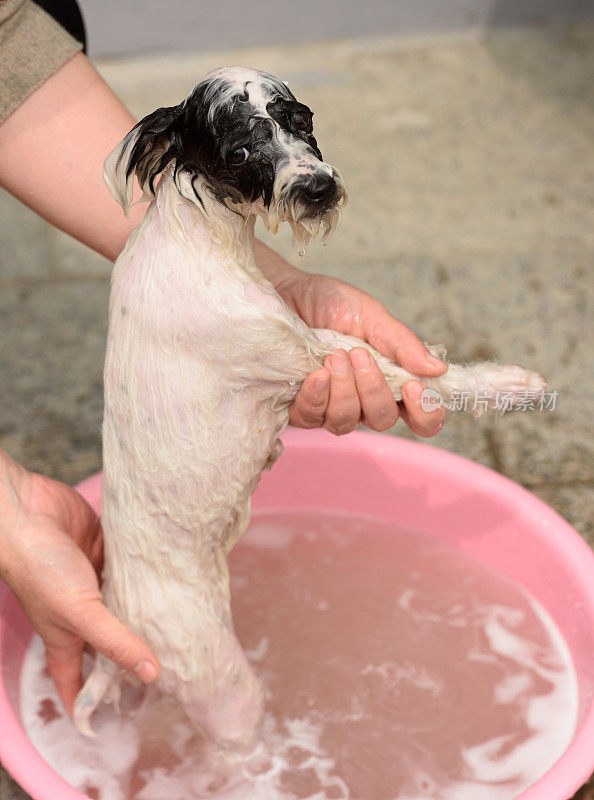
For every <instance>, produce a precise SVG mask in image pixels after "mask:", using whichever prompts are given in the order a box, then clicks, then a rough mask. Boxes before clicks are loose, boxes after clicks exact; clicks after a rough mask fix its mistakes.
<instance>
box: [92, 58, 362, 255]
mask: <svg viewBox="0 0 594 800" xmlns="http://www.w3.org/2000/svg"><path fill="white" fill-rule="evenodd" d="M312 117H313V113H312V112H311V111H310V109H309V108H308V107H307V106H306V105H304V104H303V103H299V102H298V101H297V100H296V99H295V97H294V95H293V94H292V92H291V91H290V90H289V89H288V88H287V86H286V84H284V83H283V82H282V81H279V80H278V79H277V78H275V77H274V76H273V75H269V74H268V73H266V72H259V71H257V70H252V69H247V68H245V67H229V68H221V69H217V70H215V71H213V72H211V73H209V74H208V75H207V76H206V78H205V79H204V80H203V81H201V82H200V83H199V84H198V85H197V86H196V87H195V88H194V89H193V90H192V92H191V93H190V94H189V95H188V97H187V98H186V99H185V100H184V101H183V102H182V103H180V104H179V105H178V106H174V107H171V108H159V109H157V110H156V111H154V112H153V113H152V114H149V115H148V116H147V117H145V118H144V119H143V120H141V122H139V123H138V125H136V126H135V127H134V128H133V129H132V130H131V131H130V133H129V134H128V136H126V138H125V139H124V140H123V142H121V143H120V144H119V145H118V146H117V147H116V148H115V150H114V151H113V152H112V153H111V154H110V155H109V156H108V158H107V159H106V162H105V180H106V183H107V185H108V187H109V189H110V191H111V193H112V194H113V196H114V197H115V198H116V200H118V202H120V203H121V205H122V206H123V208H124V210H125V212H126V214H127V213H128V212H129V209H130V205H131V202H132V187H133V181H134V176H135V175H136V176H137V178H138V182H139V184H140V187H141V188H142V190H143V193H144V194H143V199H145V200H149V199H152V197H154V188H155V180H156V178H157V176H158V175H159V174H160V173H161V172H162V171H163V170H164V169H165V167H166V166H167V165H168V164H170V163H173V164H174V165H175V166H174V176H177V175H178V174H179V173H180V172H184V173H187V174H188V175H189V176H190V177H191V178H193V177H194V176H198V175H201V176H203V178H204V180H205V181H206V183H207V186H208V191H209V192H210V193H211V195H212V196H214V197H215V198H216V200H218V201H219V202H222V203H224V204H225V205H227V206H228V207H230V208H233V209H234V210H237V211H239V212H240V213H242V214H246V213H255V214H259V215H260V216H262V217H263V219H264V221H265V222H266V224H267V225H268V226H269V227H270V228H271V229H272V230H273V231H274V232H276V230H277V228H278V224H279V222H284V221H286V222H288V223H289V224H290V225H291V227H292V229H293V233H294V236H295V239H296V241H297V242H298V244H299V246H301V247H303V246H305V245H306V244H307V242H308V241H309V239H310V238H311V237H312V236H315V235H317V233H318V232H319V231H320V230H321V231H322V232H323V233H324V236H326V235H327V234H328V233H329V232H330V231H331V230H333V228H334V227H335V226H336V223H337V221H338V209H339V207H340V206H341V205H342V204H344V203H345V202H346V191H345V187H344V183H343V180H342V178H341V176H340V174H339V172H338V171H337V170H336V169H334V167H332V166H330V165H329V164H326V163H325V162H324V160H323V158H322V154H321V152H320V150H319V148H318V145H317V142H316V140H315V138H314V136H313V125H312ZM196 200H197V201H199V200H200V198H199V197H198V196H196Z"/></svg>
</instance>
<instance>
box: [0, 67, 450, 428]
mask: <svg viewBox="0 0 594 800" xmlns="http://www.w3.org/2000/svg"><path fill="white" fill-rule="evenodd" d="M135 122H136V121H135V119H134V118H133V117H132V115H131V114H130V112H129V111H128V110H127V109H126V108H125V106H124V105H123V104H122V103H121V102H120V100H118V98H117V97H116V95H115V94H114V93H113V91H112V90H111V89H110V88H109V86H108V85H107V84H106V83H105V81H104V80H103V79H102V78H101V76H100V75H99V73H98V72H97V70H96V69H95V68H94V66H93V65H92V64H91V62H90V61H89V60H88V59H87V58H86V57H85V56H84V55H82V54H78V55H76V56H74V57H73V58H72V59H70V61H68V62H67V63H66V64H64V66H62V67H61V68H60V69H59V70H58V71H57V72H56V73H55V74H54V75H52V76H51V77H50V78H49V79H48V80H47V81H46V82H45V83H44V84H43V85H42V86H41V87H40V88H39V89H37V90H36V91H35V92H33V93H32V94H31V95H30V96H29V97H28V98H27V99H26V100H25V102H24V103H22V105H21V106H19V108H17V110H16V111H15V112H14V113H13V114H11V116H9V117H8V119H6V120H5V122H4V123H2V125H0V185H2V186H4V187H5V188H6V189H8V191H10V192H11V193H12V194H14V195H15V196H16V197H18V198H19V199H20V200H22V201H23V202H24V203H25V204H26V205H28V206H29V207H30V208H32V209H33V210H34V211H36V212H37V213H38V214H40V215H41V216H43V217H44V218H45V219H47V220H48V221H49V222H51V223H52V224H53V225H55V226H56V227H58V228H61V229H62V230H63V231H66V233H69V234H70V235H71V236H74V237H75V238H76V239H79V240H80V241H81V242H83V243H84V244H86V245H88V246H89V247H91V248H93V249H94V250H96V251H97V252H99V253H101V254H102V255H104V256H106V257H107V258H109V259H111V260H115V258H117V256H118V255H119V253H120V251H121V249H122V247H123V245H124V243H125V241H126V239H127V238H128V236H129V234H130V232H131V231H132V229H133V228H134V227H135V226H136V225H137V224H138V222H139V220H140V219H141V217H142V215H143V214H144V211H145V206H144V205H136V206H134V208H133V210H132V216H133V219H132V220H128V219H126V218H125V217H124V215H123V214H122V211H121V208H120V207H119V206H118V205H117V204H116V203H115V202H114V201H113V199H112V198H111V196H110V194H109V193H108V192H107V190H106V188H105V186H104V184H103V160H104V158H105V156H106V155H107V153H109V152H110V151H111V150H112V149H113V147H115V145H116V144H117V143H118V142H119V141H120V140H121V139H122V138H123V137H124V136H125V135H126V134H127V133H128V131H129V130H130V129H131V128H132V127H133V126H134V124H135ZM256 257H257V261H258V266H259V267H260V269H262V271H263V272H264V274H265V275H266V276H267V277H268V278H269V279H270V280H271V281H272V283H273V284H274V285H275V287H276V288H277V290H278V291H279V293H280V294H281V296H282V297H283V298H284V299H285V301H286V302H288V303H289V304H290V305H292V306H293V307H294V308H295V310H296V311H297V312H298V313H299V314H300V315H301V316H302V317H303V319H304V320H305V321H306V322H307V323H308V324H310V325H314V326H317V327H334V328H335V329H336V330H338V331H340V332H342V333H351V334H353V335H362V336H363V338H365V339H366V340H367V341H369V342H370V344H372V345H374V346H375V347H377V348H378V350H380V351H381V352H383V353H384V354H385V355H387V356H390V357H392V358H397V359H398V361H399V362H400V363H401V364H402V366H403V367H405V368H406V369H408V370H409V371H411V372H415V373H416V374H419V375H439V374H441V373H442V372H443V371H444V370H445V369H446V367H445V365H444V364H443V363H442V362H440V361H439V360H438V359H434V358H433V357H431V356H428V353H427V351H426V349H425V347H424V345H423V344H422V342H420V340H419V339H418V337H417V336H416V335H415V334H414V333H413V332H412V331H410V330H409V329H408V328H407V327H406V326H405V325H403V323H401V322H399V321H398V320H396V319H395V318H394V317H392V316H391V315H390V314H389V313H388V312H387V310H386V309H385V308H384V307H383V306H382V305H381V303H379V302H378V301H377V300H374V299H373V298H371V297H369V295H367V294H365V292H362V291H360V290H359V289H355V288H354V287H351V286H348V284H345V283H343V282H341V281H338V280H336V279H331V278H326V277H324V276H319V275H309V274H308V273H306V272H303V271H301V270H298V269H296V268H295V267H293V266H291V265H290V264H289V263H288V262H286V261H285V260H284V259H283V258H281V257H280V256H279V255H278V254H277V253H275V252H274V251H273V250H271V249H270V248H268V247H266V245H264V244H262V243H261V242H258V243H257V249H256ZM357 354H358V353H357V351H354V352H353V353H352V355H351V356H347V355H346V354H345V353H344V352H342V353H338V354H337V355H336V356H330V357H329V358H328V360H327V362H326V364H325V369H322V370H317V371H316V372H315V373H312V375H310V376H309V378H308V379H307V380H306V381H305V383H304V385H303V387H302V389H301V391H300V392H299V394H298V395H297V398H296V400H295V403H294V404H293V406H292V408H291V424H293V425H301V426H304V427H313V426H320V425H325V426H326V427H327V428H328V429H329V430H331V431H333V432H334V433H346V432H348V431H351V430H353V429H354V428H355V427H357V425H358V423H359V421H360V419H361V418H362V419H363V420H364V421H365V422H366V424H367V425H368V426H369V427H371V428H375V429H376V430H384V429H385V428H387V427H390V426H391V425H393V424H394V423H395V422H396V420H397V418H398V416H399V413H401V415H402V416H403V417H404V418H405V420H406V421H407V423H408V424H409V425H410V427H411V428H412V429H413V430H414V431H415V432H417V433H418V434H420V435H422V436H430V435H433V434H434V433H436V432H437V430H439V428H440V427H441V426H442V424H443V420H444V417H445V412H444V411H443V410H437V411H433V412H431V413H429V414H427V413H425V412H424V411H423V410H422V409H421V405H420V402H419V400H418V394H419V393H420V391H421V389H422V386H421V384H420V383H419V382H418V381H412V382H410V383H409V384H408V385H407V386H406V387H405V389H404V393H403V396H404V403H403V404H402V405H401V406H400V407H399V406H398V405H397V404H396V403H395V402H394V399H393V398H392V395H391V393H390V391H389V389H388V387H387V385H386V383H385V380H384V379H383V377H382V376H381V374H380V372H379V369H378V368H377V366H376V365H375V362H373V363H370V364H369V365H367V366H365V365H364V366H363V367H362V368H358V367H357V365H356V363H355V362H356V358H357ZM359 355H361V353H359ZM363 357H364V354H363Z"/></svg>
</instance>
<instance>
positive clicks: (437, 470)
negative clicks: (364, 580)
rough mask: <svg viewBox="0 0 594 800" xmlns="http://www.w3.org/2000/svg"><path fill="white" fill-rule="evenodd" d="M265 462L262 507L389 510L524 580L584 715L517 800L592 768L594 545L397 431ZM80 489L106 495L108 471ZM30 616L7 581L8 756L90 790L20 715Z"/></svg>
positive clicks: (21, 773)
mask: <svg viewBox="0 0 594 800" xmlns="http://www.w3.org/2000/svg"><path fill="white" fill-rule="evenodd" d="M283 439H284V442H285V447H286V450H285V454H284V455H283V457H282V458H281V460H280V461H279V462H278V463H277V464H276V465H275V467H274V469H273V470H272V472H269V473H265V474H264V477H263V478H262V482H261V484H260V486H259V488H258V491H257V492H256V495H255V497H254V508H256V509H276V510H281V509H290V510H295V509H309V510H311V509H335V510H340V511H343V512H344V511H351V512H353V513H354V514H359V515H360V514H369V513H370V512H371V513H372V514H373V515H374V516H376V517H377V516H383V517H385V518H386V519H388V520H394V521H395V522H396V523H397V525H398V527H400V528H403V527H404V528H410V529H416V530H422V531H426V532H428V533H430V534H432V535H434V536H436V537H440V538H442V539H445V540H446V541H448V542H453V543H456V544H457V545H459V546H461V547H462V548H464V549H465V550H467V551H468V552H469V553H471V554H474V555H476V556H478V557H480V558H482V559H484V560H486V561H488V562H489V563H490V564H492V565H493V566H494V567H496V568H497V569H499V570H500V571H501V572H503V573H505V574H506V575H508V576H509V577H510V578H512V579H513V580H515V581H518V582H519V583H522V584H523V585H524V586H525V587H526V588H527V589H528V590H529V591H530V592H532V594H533V595H534V596H535V597H536V598H537V600H539V601H540V603H541V604H542V605H543V606H544V607H545V608H546V609H547V610H548V612H549V614H550V615H551V616H552V617H553V619H554V620H555V621H556V623H557V625H558V627H559V629H560V630H561V632H562V633H563V634H564V636H565V639H566V642H567V644H568V646H569V648H570V651H571V653H572V656H573V660H574V664H575V669H576V673H577V678H578V685H579V707H580V719H579V725H578V730H577V732H576V735H575V738H574V740H573V742H572V744H571V745H570V747H569V748H568V749H567V751H566V752H565V754H564V755H563V756H562V757H561V758H560V759H559V760H558V761H557V762H556V763H555V764H554V765H553V766H552V767H551V769H550V770H549V771H548V772H547V773H546V774H545V775H544V776H543V777H542V778H541V779H540V780H539V781H538V782H537V783H535V784H534V785H533V786H531V787H530V788H529V789H527V790H526V791H525V792H523V793H522V794H521V795H520V796H519V798H518V800H520V798H521V800H567V798H569V797H570V796H571V795H572V794H573V793H574V792H575V791H576V790H577V789H578V788H579V787H580V786H581V785H582V784H583V783H584V782H585V781H586V780H587V779H588V777H589V776H590V774H591V772H592V771H593V770H594V554H593V553H592V551H591V550H590V548H589V547H588V546H587V545H586V544H585V543H584V541H583V540H582V539H581V538H580V536H579V535H578V534H577V533H576V531H575V530H574V529H573V528H572V527H571V526H570V525H568V524H567V523H566V522H565V521H564V520H563V519H562V518H561V517H560V516H559V515H558V514H556V513H555V512H554V511H553V510H552V509H550V508H549V507H548V506H546V505H545V504H544V503H542V502H541V501H540V500H538V499H537V498H536V497H534V496H533V495H531V494H530V493H529V492H527V491H526V490H525V489H523V488H522V487H520V486H518V485H517V484H515V483H513V482H512V481H510V480H508V479H507V478H504V477H502V476H501V475H499V474H497V473H495V472H492V471H491V470H489V469H486V468H485V467H481V466H479V465H478V464H474V463H473V462H471V461H467V460H466V459H463V458H460V457H459V456H456V455H452V454H451V453H448V452H445V451H443V450H438V449H436V448H434V447H430V446H427V445H422V444H417V443H413V442H410V441H406V440H403V439H398V438H394V437H391V436H378V435H374V434H368V433H354V434H351V435H350V436H347V437H344V438H341V439H336V438H334V437H332V436H330V435H329V434H326V433H325V432H323V431H296V430H289V431H287V433H286V434H285V436H284V437H283ZM78 489H79V490H80V492H81V494H82V495H83V496H84V497H85V498H86V499H87V500H88V501H89V502H90V503H91V505H92V506H93V507H95V508H98V506H99V497H100V489H101V479H100V476H99V475H94V476H93V477H91V478H88V479H87V480H85V481H83V482H82V483H81V484H80V486H79V487H78ZM30 637H31V628H30V626H29V624H28V622H27V620H26V619H25V617H24V616H23V614H22V612H21V611H20V609H19V607H18V605H17V603H16V601H15V599H14V597H13V596H12V595H11V594H10V593H9V592H8V590H7V589H6V587H5V586H4V585H3V584H2V585H1V586H0V666H1V671H0V759H1V761H2V763H3V764H4V766H5V767H6V768H7V769H8V770H9V772H10V773H11V774H12V775H13V776H14V778H15V779H16V780H17V781H18V782H19V783H20V784H21V785H22V786H23V787H24V788H25V789H26V790H27V792H29V794H31V796H32V797H33V798H35V800H56V798H60V800H83V798H84V795H82V794H81V793H80V792H78V791H76V790H75V789H73V788H72V787H71V786H69V784H67V783H66V782H65V781H64V780H63V779H62V778H60V777H59V775H57V774H56V773H55V772H54V771H53V770H52V769H51V768H50V767H49V766H48V765H47V764H46V763H45V762H44V760H43V759H42V758H41V756H40V755H39V754H38V753H37V751H36V750H35V749H34V748H33V746H32V745H31V744H30V743H29V741H28V739H27V737H26V735H25V733H24V731H23V728H22V727H21V724H20V721H19V714H18V708H19V674H20V669H21V664H22V660H23V656H24V653H25V650H26V648H27V645H28V643H29V640H30Z"/></svg>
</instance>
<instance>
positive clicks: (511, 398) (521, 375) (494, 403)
mask: <svg viewBox="0 0 594 800" xmlns="http://www.w3.org/2000/svg"><path fill="white" fill-rule="evenodd" d="M481 377H482V378H483V380H484V381H485V383H486V384H487V386H488V387H489V395H490V400H489V408H491V409H493V410H500V411H508V410H511V409H514V408H521V407H525V406H526V403H530V402H534V401H536V400H538V399H539V398H541V397H542V396H543V395H544V393H545V392H546V389H547V382H546V380H545V379H544V378H543V376H542V375H539V374H538V372H531V371H530V370H527V369H523V368H522V367H517V366H515V365H514V364H502V365H499V364H488V365H485V366H484V367H483V371H482V376H481Z"/></svg>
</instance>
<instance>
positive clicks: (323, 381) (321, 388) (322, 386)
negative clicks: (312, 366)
mask: <svg viewBox="0 0 594 800" xmlns="http://www.w3.org/2000/svg"><path fill="white" fill-rule="evenodd" d="M328 381H329V378H328V376H327V375H320V376H319V377H318V378H316V379H315V380H314V389H315V390H316V392H325V391H326V389H327V388H328Z"/></svg>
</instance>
